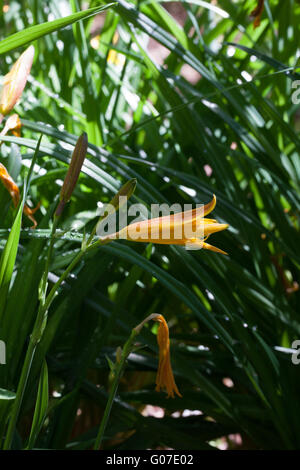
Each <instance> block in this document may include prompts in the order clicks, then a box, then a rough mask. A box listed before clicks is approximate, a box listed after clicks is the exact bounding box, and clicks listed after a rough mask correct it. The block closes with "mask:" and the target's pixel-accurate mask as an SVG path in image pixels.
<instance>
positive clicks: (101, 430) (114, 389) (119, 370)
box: [94, 328, 139, 450]
mask: <svg viewBox="0 0 300 470" xmlns="http://www.w3.org/2000/svg"><path fill="white" fill-rule="evenodd" d="M138 334H139V330H137V329H135V328H134V329H133V330H132V332H131V335H130V337H129V339H128V340H127V342H126V343H125V345H124V348H123V351H122V355H121V359H120V362H119V363H117V364H116V371H115V376H114V380H113V383H112V387H111V389H110V392H109V396H108V400H107V404H106V407H105V410H104V415H103V418H102V421H101V424H100V427H99V431H98V434H97V437H96V441H95V444H94V450H98V449H99V448H100V446H101V443H102V439H103V435H104V432H105V429H106V426H107V422H108V419H109V416H110V412H111V408H112V405H113V401H114V399H115V396H116V393H117V390H118V386H119V382H120V379H121V377H122V374H123V370H124V367H125V363H126V359H127V357H128V356H129V354H130V353H131V351H132V346H133V342H134V339H135V337H136V336H137V335H138Z"/></svg>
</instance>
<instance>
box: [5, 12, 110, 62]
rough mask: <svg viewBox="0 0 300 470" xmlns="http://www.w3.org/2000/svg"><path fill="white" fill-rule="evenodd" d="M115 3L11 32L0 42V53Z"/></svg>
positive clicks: (94, 13) (87, 16)
mask: <svg viewBox="0 0 300 470" xmlns="http://www.w3.org/2000/svg"><path fill="white" fill-rule="evenodd" d="M113 5H115V3H109V4H108V5H105V6H102V7H94V8H89V9H88V10H84V11H79V12H77V13H74V14H73V15H69V16H66V17H65V18H58V19H57V20H54V21H49V22H47V23H42V24H36V25H34V26H30V27H29V28H26V29H25V30H24V31H19V32H18V33H15V34H12V35H11V36H9V37H8V38H6V39H3V40H2V41H1V42H0V54H4V53H5V52H9V51H11V50H13V49H16V48H17V47H20V46H24V45H25V44H27V43H29V42H32V41H34V40H35V39H38V38H40V37H42V36H45V35H46V34H49V33H53V31H57V30H58V29H61V28H65V27H66V26H68V25H70V24H72V23H74V22H75V21H79V20H82V19H85V18H89V17H90V16H93V15H96V14H97V13H100V12H101V11H103V10H106V9H107V8H110V7H111V6H113Z"/></svg>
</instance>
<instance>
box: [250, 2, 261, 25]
mask: <svg viewBox="0 0 300 470" xmlns="http://www.w3.org/2000/svg"><path fill="white" fill-rule="evenodd" d="M263 10H264V0H258V3H257V6H256V7H255V8H254V10H253V11H252V12H251V13H250V16H253V17H254V23H253V27H254V28H257V27H258V26H259V25H260V19H261V15H262V12H263Z"/></svg>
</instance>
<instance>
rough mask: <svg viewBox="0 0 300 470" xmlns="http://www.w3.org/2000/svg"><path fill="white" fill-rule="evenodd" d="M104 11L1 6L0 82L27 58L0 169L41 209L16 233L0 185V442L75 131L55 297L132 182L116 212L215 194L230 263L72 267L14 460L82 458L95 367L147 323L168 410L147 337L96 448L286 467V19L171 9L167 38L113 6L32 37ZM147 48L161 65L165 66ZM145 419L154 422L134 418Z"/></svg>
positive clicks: (290, 130)
mask: <svg viewBox="0 0 300 470" xmlns="http://www.w3.org/2000/svg"><path fill="white" fill-rule="evenodd" d="M4 3H5V2H4ZM105 3H107V4H108V3H111V2H102V4H101V2H98V1H93V0H90V1H89V2H83V1H82V2H81V1H79V0H70V1H67V0H63V1H59V2H58V1H54V0H51V1H37V0H24V1H22V2H21V1H14V0H12V1H10V2H9V9H8V11H6V12H5V13H3V14H2V16H1V20H0V35H1V39H5V41H6V42H5V43H1V42H0V53H1V55H0V75H1V76H4V75H5V74H6V73H7V72H8V70H9V69H10V68H11V65H12V63H13V62H14V61H15V60H16V59H17V58H18V57H19V55H20V52H23V50H24V47H25V45H29V44H31V43H32V44H33V45H34V47H35V57H34V62H33V66H32V69H31V76H30V77H29V80H28V83H27V85H26V88H25V90H24V92H23V95H22V99H21V101H20V103H19V104H18V105H17V106H16V108H15V112H18V114H19V115H20V117H21V120H22V136H21V137H13V136H11V135H8V136H6V137H3V142H2V144H1V147H0V152H1V153H0V162H1V163H2V164H4V165H5V166H6V168H7V169H8V170H9V173H10V174H11V176H12V177H13V178H14V180H15V181H16V182H17V184H18V186H19V187H20V189H21V194H22V193H23V187H24V194H25V192H26V190H27V191H28V196H27V201H28V200H29V201H32V203H33V206H35V205H36V204H37V203H38V202H39V201H40V202H41V208H40V210H39V211H38V212H37V213H36V214H35V215H36V218H37V221H38V227H37V229H36V230H35V231H34V230H31V229H29V227H30V221H28V219H27V218H26V217H25V216H23V220H22V228H21V230H20V222H21V215H22V211H21V210H20V209H19V211H18V210H15V209H14V208H13V206H12V203H11V199H10V196H9V193H8V192H7V190H6V189H5V188H4V187H3V186H2V185H1V184H0V201H1V209H0V214H1V217H0V250H1V253H2V258H1V263H2V264H1V266H0V281H1V282H0V295H1V298H0V319H1V324H0V340H2V341H4V342H5V344H6V365H4V364H1V365H0V374H1V375H0V377H1V379H0V387H1V389H2V390H1V392H0V393H1V394H0V437H3V436H4V435H5V429H6V423H7V419H8V416H9V412H10V411H11V410H12V407H13V403H14V396H15V395H14V393H15V392H16V388H17V386H18V382H19V380H20V374H21V369H22V366H23V363H24V357H25V354H26V350H27V347H28V338H29V336H30V334H31V331H32V328H33V324H34V320H35V318H36V315H37V309H38V286H39V283H40V280H41V277H42V274H43V270H44V268H45V259H46V253H47V247H48V244H49V237H50V233H51V225H52V222H51V220H52V216H53V211H54V210H55V207H56V205H57V201H58V194H59V191H60V187H61V182H62V180H63V178H64V176H65V173H66V168H67V165H66V164H67V163H68V162H69V160H70V151H71V150H72V149H73V146H74V145H75V143H76V141H77V138H78V136H79V135H80V134H81V133H82V132H83V131H85V132H87V134H88V140H89V148H88V156H87V159H86V160H85V164H84V166H83V170H82V173H81V176H80V179H79V182H78V184H77V187H76V189H75V191H74V193H73V196H72V199H71V202H70V203H69V204H68V206H67V207H66V209H65V210H64V212H63V222H62V224H61V225H60V229H64V230H65V231H66V233H65V235H64V236H63V237H61V238H59V239H57V240H56V242H55V245H54V256H53V258H52V262H51V265H50V273H49V284H50V287H51V285H53V282H55V281H56V280H57V278H58V277H59V276H60V275H61V274H62V273H63V271H64V270H65V269H66V268H67V266H68V265H69V263H70V262H71V261H72V259H73V257H74V255H75V254H76V253H77V252H78V250H79V248H80V244H81V241H82V238H83V233H84V232H85V233H90V232H91V230H92V229H93V227H94V225H95V223H96V221H97V218H96V216H97V203H98V202H99V201H101V202H102V203H104V202H108V201H109V200H110V199H111V198H112V197H113V195H114V194H115V193H116V192H117V191H118V189H119V188H120V187H121V185H122V184H124V183H125V182H126V181H127V180H129V179H130V178H136V179H137V188H136V191H135V194H134V196H133V197H132V198H131V201H132V202H143V203H145V204H147V205H148V207H149V208H150V205H151V204H153V203H163V202H168V203H170V204H172V203H180V204H184V203H192V204H194V205H195V204H196V203H207V202H208V201H210V200H211V198H212V195H213V194H215V195H216V196H217V206H216V209H215V210H214V212H213V214H212V217H215V218H216V219H218V221H220V222H224V223H228V224H229V225H230V227H229V228H228V229H227V230H226V231H224V232H221V233H219V234H215V235H213V236H212V237H211V239H210V240H211V243H212V244H215V245H216V246H218V247H220V248H221V249H223V250H225V251H226V252H228V256H224V255H220V254H216V253H211V252H208V251H206V250H200V251H187V250H185V249H184V248H181V247H175V246H168V245H154V244H152V245H151V244H143V243H136V244H135V243H132V242H127V241H124V240H121V241H114V242H112V243H111V244H109V245H107V246H103V247H100V248H99V249H97V250H94V251H91V252H90V253H87V254H86V256H85V257H84V259H83V260H82V261H80V263H79V264H78V265H77V266H76V267H75V269H74V270H73V271H72V274H71V275H70V276H69V277H68V278H67V279H66V280H65V282H64V283H63V285H62V287H61V289H59V291H58V295H57V296H56V298H55V300H54V302H53V304H52V305H51V307H50V310H49V317H48V322H47V325H46V327H45V330H44V334H43V337H42V340H41V341H40V343H39V344H38V346H37V350H36V354H35V356H34V360H33V363H32V367H31V371H30V374H29V377H28V383H27V387H26V389H25V393H24V397H23V401H22V406H21V409H20V415H19V419H18V423H17V427H16V432H15V434H14V441H13V447H14V448H24V447H26V445H28V440H29V436H30V440H29V447H35V448H46V449H63V448H67V449H85V448H90V447H92V445H93V443H94V440H95V437H96V435H97V430H98V428H99V425H100V422H101V417H102V415H103V410H104V407H105V404H106V401H107V397H108V392H109V388H110V384H111V379H112V377H111V373H110V370H109V363H108V361H107V358H109V359H110V360H111V361H114V360H115V354H116V349H117V347H118V346H122V345H123V344H124V343H125V342H126V340H127V338H128V336H129V335H130V331H131V328H132V327H134V326H135V325H137V324H138V323H139V322H141V321H142V320H143V319H144V318H145V317H146V316H147V315H149V314H150V313H152V312H158V313H160V314H163V315H164V316H165V318H166V319H167V320H168V323H169V328H170V337H171V357H172V364H173V370H174V374H175V378H176V383H177V385H178V388H179V390H180V391H181V393H182V395H183V397H182V398H179V397H176V398H175V399H167V398H166V394H164V393H157V392H155V391H154V389H155V374H156V369H157V344H156V336H155V334H154V333H155V331H156V329H155V328H156V327H155V325H154V326H153V324H151V325H150V324H149V326H148V327H146V328H144V329H143V331H142V333H141V335H140V336H139V339H138V340H139V342H140V343H141V345H143V346H144V347H143V348H141V349H138V350H137V351H135V352H134V353H133V354H131V355H130V356H129V359H128V363H127V367H126V371H125V374H124V376H123V378H122V380H121V382H120V386H119V391H118V396H117V400H116V401H115V402H114V405H113V407H112V412H111V416H110V420H109V422H108V426H107V429H106V432H105V441H104V447H105V448H119V449H149V448H156V447H158V446H160V447H162V448H163V447H168V448H175V449H208V448H211V449H212V448H214V446H216V445H218V444H219V443H220V442H221V441H220V439H221V438H224V436H225V437H228V436H229V435H232V434H240V435H241V437H242V445H243V447H245V448H259V449H269V448H276V449H278V448H279V449H282V448H285V449H291V448H299V447H300V432H299V422H300V403H299V394H300V382H299V377H300V365H298V366H297V365H295V364H293V363H292V360H291V348H292V343H293V341H294V340H297V339H300V316H299V315H300V313H299V303H300V292H299V290H297V286H298V285H297V282H299V265H300V249H299V203H300V192H299V183H300V165H299V149H300V138H299V111H298V110H299V105H297V104H293V102H292V93H293V91H295V90H294V89H293V88H292V83H293V81H295V80H300V74H299V73H297V70H296V69H295V70H294V67H295V65H296V63H297V58H298V55H297V47H298V46H299V43H298V38H299V24H300V4H299V2H297V1H296V0H285V1H284V2H282V1H280V0H266V1H265V9H264V12H263V15H262V21H261V25H260V26H259V27H258V28H256V29H254V28H253V24H252V23H253V19H252V18H251V17H250V12H251V11H252V10H253V8H254V7H255V5H256V3H257V2H256V1H254V0H246V1H241V0H238V1H234V0H218V1H217V2H209V1H208V2H203V1H200V0H191V1H189V2H183V1H182V2H177V3H178V4H180V5H179V6H180V7H181V9H182V11H181V19H182V25H183V26H182V27H181V26H179V24H178V23H177V21H176V20H175V19H174V18H173V16H172V15H171V14H170V13H169V12H168V11H167V9H168V7H169V2H164V3H161V2H158V1H157V0H146V1H143V0H140V1H139V0H136V1H135V0H132V1H130V2H129V3H127V2H125V1H124V0H119V1H118V4H117V5H115V6H112V7H110V8H108V9H107V10H106V11H105V13H102V14H100V18H102V22H101V29H100V23H99V21H98V23H96V21H97V20H99V17H98V16H95V13H97V12H98V9H96V10H93V11H92V12H90V15H93V16H89V17H88V18H87V19H84V20H82V21H79V22H73V20H74V18H73V19H72V20H70V23H71V22H72V25H69V26H67V27H64V28H62V25H61V24H59V23H56V24H54V26H53V25H52V27H51V28H49V24H46V27H47V28H46V27H45V28H44V29H43V28H41V27H40V29H38V30H37V29H35V28H31V27H32V26H33V25H37V24H42V23H47V22H48V21H53V20H56V19H59V18H62V17H65V16H68V15H71V14H73V13H75V12H77V11H80V10H83V8H86V7H88V8H94V7H99V6H100V7H101V6H103V5H104V4H105ZM2 4H3V2H0V6H1V9H2V7H3V5H2ZM174 4H175V5H176V2H172V5H173V6H174ZM216 6H217V7H218V8H219V10H218V9H216V8H215V7H216ZM166 8H167V9H166ZM95 18H96V20H95ZM27 28H31V29H29V30H28V31H27ZM26 31H27V33H26ZM17 32H22V36H21V35H19V36H12V35H13V34H14V33H17ZM25 33H26V35H25V36H24V34H25ZM116 33H117V35H116ZM98 34H101V35H100V39H99V40H98V39H97V35H98ZM24 37H25V38H26V44H25V43H24V42H25V40H24ZM92 37H94V40H93V41H92V42H91V38H92ZM8 38H10V40H8ZM22 38H23V39H22ZM149 38H151V41H152V45H153V44H160V45H162V46H164V49H162V52H161V54H164V57H165V58H164V61H163V63H161V64H159V63H158V62H159V61H156V59H155V58H154V57H153V55H151V52H150V51H149V48H148V44H149ZM154 40H155V41H156V42H154ZM20 41H21V42H20ZM22 41H23V42H22ZM1 44H2V45H3V47H2V46H1ZM232 44H236V47H234V46H233V45H232ZM20 46H22V47H20ZM1 47H2V48H1ZM17 47H18V49H16V48H17ZM159 50H160V49H159ZM111 51H115V52H116V54H113V53H112V52H111ZM298 53H299V50H298ZM160 62H162V61H160ZM41 134H43V137H42V140H41V143H40V147H39V149H38V150H37V152H36V155H35V157H36V160H35V164H34V166H33V172H32V175H31V179H30V181H29V178H27V176H26V175H27V173H28V168H29V167H30V162H31V160H32V157H33V155H34V151H35V149H36V146H37V143H38V140H39V138H40V135H41ZM26 178H27V179H26ZM13 224H14V229H13V230H12V231H11V232H9V229H10V228H11V227H12V225H13ZM9 233H10V237H9V238H8V235H9ZM19 236H20V238H19ZM7 240H8V243H6V242H7ZM5 263H6V264H5ZM3 279H4V280H3ZM2 281H3V282H2ZM1 283H2V284H1ZM48 384H49V397H48ZM147 405H153V406H155V407H160V408H162V409H164V417H163V418H157V417H153V416H145V414H146V413H145V410H149V406H148V407H147V408H145V407H146V406H147ZM34 410H36V411H35V413H34ZM143 410H144V413H143V414H142V412H143ZM184 410H197V411H198V413H191V412H190V413H189V412H187V411H185V412H184V413H183V411H184ZM199 411H201V412H202V413H201V414H200V413H199ZM175 412H176V414H175V415H173V413H175ZM178 412H179V413H178ZM33 415H34V419H33ZM223 441H224V439H223Z"/></svg>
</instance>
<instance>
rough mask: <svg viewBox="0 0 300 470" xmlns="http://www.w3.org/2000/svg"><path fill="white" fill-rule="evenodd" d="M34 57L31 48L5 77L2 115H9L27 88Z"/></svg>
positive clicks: (0, 109)
mask: <svg viewBox="0 0 300 470" xmlns="http://www.w3.org/2000/svg"><path fill="white" fill-rule="evenodd" d="M33 57H34V47H33V46H29V47H28V48H27V49H26V50H25V51H24V52H23V54H21V55H20V57H19V58H18V60H17V61H16V62H15V64H14V65H13V67H12V69H11V70H10V71H9V72H8V74H6V75H5V77H4V84H3V88H2V90H1V93H0V114H2V115H3V116H5V115H6V114H7V113H9V112H10V111H11V110H12V109H13V107H14V106H15V104H16V103H17V101H18V100H19V98H20V97H21V95H22V93H23V90H24V88H25V85H26V82H27V77H28V75H29V73H30V69H31V66H32V61H33Z"/></svg>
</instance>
